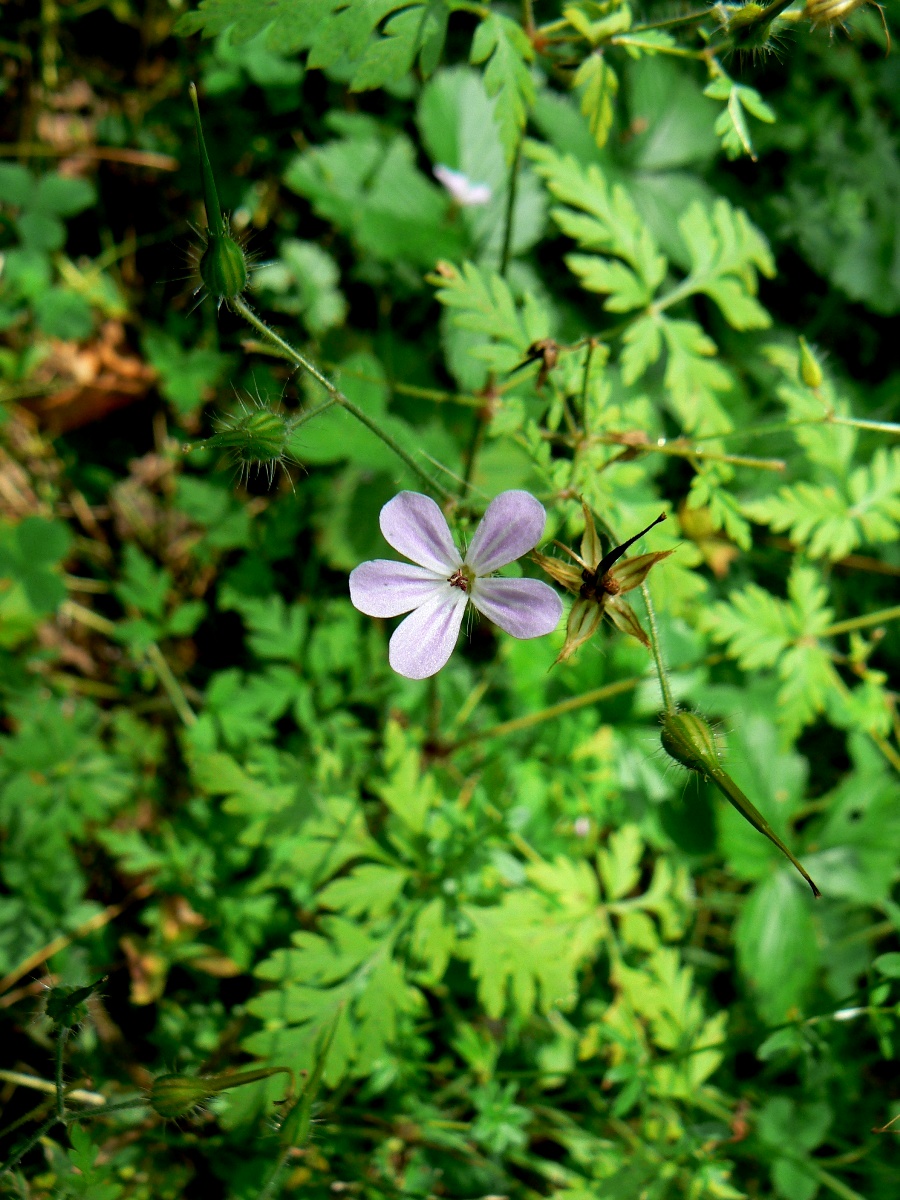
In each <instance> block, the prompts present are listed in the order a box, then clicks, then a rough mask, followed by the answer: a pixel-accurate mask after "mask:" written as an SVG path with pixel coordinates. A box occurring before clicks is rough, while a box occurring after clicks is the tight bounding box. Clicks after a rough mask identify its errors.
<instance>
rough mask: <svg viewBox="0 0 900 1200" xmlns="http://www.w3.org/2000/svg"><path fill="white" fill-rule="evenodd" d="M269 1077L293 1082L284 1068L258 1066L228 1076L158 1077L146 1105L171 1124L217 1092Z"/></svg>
mask: <svg viewBox="0 0 900 1200" xmlns="http://www.w3.org/2000/svg"><path fill="white" fill-rule="evenodd" d="M272 1075H287V1076H289V1077H290V1078H291V1079H293V1075H292V1073H291V1071H290V1070H289V1069H288V1068H287V1067H260V1068H259V1069H257V1070H253V1071H237V1072H235V1073H233V1074H231V1075H207V1076H206V1077H205V1078H204V1077H201V1076H198V1075H160V1076H159V1077H158V1078H157V1079H154V1080H153V1083H152V1085H151V1087H150V1094H149V1096H148V1097H147V1102H148V1104H149V1105H150V1107H151V1108H152V1109H153V1111H154V1112H155V1113H158V1115H159V1116H161V1117H165V1118H166V1120H167V1121H174V1120H175V1119H176V1118H178V1117H186V1116H187V1115H188V1114H189V1113H191V1112H193V1110H194V1109H195V1108H196V1107H197V1105H198V1104H202V1103H203V1102H204V1100H209V1099H210V1097H211V1096H216V1095H218V1093H219V1092H225V1091H228V1089H229V1088H233V1087H240V1086H241V1085H242V1084H245V1083H258V1082H259V1080H261V1079H269V1078H270V1077H271V1076H272Z"/></svg>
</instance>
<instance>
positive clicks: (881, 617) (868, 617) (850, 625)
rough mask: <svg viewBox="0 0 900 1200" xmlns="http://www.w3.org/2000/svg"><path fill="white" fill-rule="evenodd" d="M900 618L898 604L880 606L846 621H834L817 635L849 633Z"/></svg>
mask: <svg viewBox="0 0 900 1200" xmlns="http://www.w3.org/2000/svg"><path fill="white" fill-rule="evenodd" d="M898 618H900V604H898V605H895V607H894V608H882V609H879V610H878V612H873V613H866V614H865V616H862V617H850V618H849V620H847V621H836V622H835V624H834V625H829V626H828V628H827V629H823V630H822V632H821V633H819V634H818V635H817V636H818V637H835V636H836V635H837V634H839V633H851V632H852V631H853V630H854V629H866V628H868V626H870V625H881V624H882V623H883V622H885V621H896V620H897V619H898Z"/></svg>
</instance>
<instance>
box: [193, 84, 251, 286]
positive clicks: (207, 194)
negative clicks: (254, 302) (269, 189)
mask: <svg viewBox="0 0 900 1200" xmlns="http://www.w3.org/2000/svg"><path fill="white" fill-rule="evenodd" d="M189 91H190V95H191V102H192V104H193V106H194V122H195V124H196V127H197V149H198V151H199V154H200V176H201V179H202V180H203V203H204V205H205V206H206V223H207V226H208V228H207V232H206V249H205V250H204V251H203V255H202V257H201V259H200V278H201V279H202V280H203V282H204V284H205V285H206V287H207V289H208V290H209V293H210V295H211V296H215V297H217V298H218V300H219V302H220V303H221V301H222V300H233V299H234V297H235V296H239V295H240V294H241V292H242V291H243V290H244V288H245V287H246V286H247V256H246V255H245V253H244V250H243V247H242V246H241V245H240V244H239V243H238V242H237V241H236V240H235V239H234V237H233V236H232V234H231V229H230V228H229V225H228V222H227V220H226V219H225V217H224V216H223V215H222V210H221V208H220V207H219V193H218V191H217V190H216V180H215V176H214V175H213V172H212V165H211V163H210V161H209V154H208V153H207V150H206V141H205V139H204V137H203V126H202V125H201V123H200V105H199V102H198V100H197V88H196V87H195V85H194V84H193V83H192V84H191V86H190V89H189Z"/></svg>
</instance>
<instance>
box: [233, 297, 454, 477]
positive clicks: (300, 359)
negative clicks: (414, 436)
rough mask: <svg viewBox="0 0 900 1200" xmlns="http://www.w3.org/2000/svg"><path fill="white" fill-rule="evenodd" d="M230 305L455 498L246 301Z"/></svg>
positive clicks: (414, 469) (415, 469) (417, 472)
mask: <svg viewBox="0 0 900 1200" xmlns="http://www.w3.org/2000/svg"><path fill="white" fill-rule="evenodd" d="M229 304H230V305H231V308H232V309H233V310H234V311H235V312H236V313H238V315H239V316H242V317H243V318H244V320H245V321H246V322H247V323H248V324H249V325H252V326H253V328H254V329H255V330H256V331H257V333H261V334H262V335H263V337H265V338H268V340H269V341H270V342H272V343H274V345H276V346H277V347H278V348H279V350H281V352H282V353H283V354H284V355H285V356H286V357H287V358H289V359H290V360H291V361H292V362H294V363H296V364H297V366H298V367H302V369H303V370H304V371H307V372H308V373H309V374H310V375H312V377H313V379H315V380H316V382H317V383H320V384H321V385H322V387H323V388H325V390H326V391H327V392H328V395H329V396H330V397H331V399H332V400H333V401H334V402H335V404H339V405H340V406H341V408H343V409H346V411H347V412H348V413H351V414H352V415H353V416H354V417H356V419H357V421H359V422H360V423H361V424H363V425H365V427H366V428H367V429H369V430H371V432H372V433H374V434H375V436H376V437H377V438H380V439H381V441H383V442H384V444H385V445H386V446H387V447H388V448H389V449H390V450H392V451H393V452H394V454H396V455H397V457H398V458H400V459H402V461H403V462H404V463H406V465H407V466H408V467H409V469H410V470H411V471H412V472H413V473H414V474H415V475H417V476H418V477H419V479H421V480H422V482H423V483H424V484H425V485H426V487H428V488H429V489H430V490H431V491H432V492H435V493H437V495H438V496H440V497H441V499H443V500H455V499H456V497H455V496H454V495H453V493H452V492H451V491H450V490H449V489H448V488H445V487H444V486H443V484H441V483H438V482H437V480H436V479H432V477H431V476H430V475H429V474H428V472H427V471H425V470H424V469H423V468H422V467H420V466H419V464H418V463H417V462H416V460H415V459H414V458H413V457H412V455H411V454H408V453H407V452H406V451H405V450H404V449H403V447H402V446H401V445H400V444H399V443H398V442H396V441H395V440H394V439H393V438H392V437H391V435H390V434H389V433H388V432H387V431H386V430H384V429H382V428H381V426H380V425H379V424H378V422H377V421H373V420H372V418H371V417H370V416H369V414H368V413H366V412H363V410H362V409H361V408H360V407H359V405H358V404H354V403H353V401H352V400H350V399H349V398H348V397H347V396H345V395H344V393H343V392H342V391H340V390H339V389H338V388H337V387H335V385H334V384H333V383H332V382H331V380H330V379H328V378H327V376H325V375H323V374H322V372H321V371H320V370H319V368H318V367H317V366H315V364H314V363H311V362H310V361H309V359H308V358H306V356H305V355H303V354H301V353H300V351H299V350H295V349H294V347H293V346H292V345H291V344H290V342H287V341H285V339H284V338H283V337H281V335H280V334H278V333H276V332H275V330H274V329H271V328H270V327H269V326H268V325H267V324H266V323H265V321H263V320H262V319H261V318H260V317H258V316H257V315H256V313H255V312H254V311H253V309H252V308H251V307H250V305H249V304H247V302H246V301H245V300H244V299H243V298H242V297H241V296H235V297H233V298H232V299H231V300H230V301H229Z"/></svg>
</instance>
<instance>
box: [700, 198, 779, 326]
mask: <svg viewBox="0 0 900 1200" xmlns="http://www.w3.org/2000/svg"><path fill="white" fill-rule="evenodd" d="M678 228H679V229H680V231H681V236H682V238H683V239H684V242H685V245H686V246H687V248H688V252H689V254H690V256H691V272H690V274H689V275H688V277H687V279H686V280H685V281H684V283H683V284H682V285H681V288H680V289H679V291H684V292H688V291H694V292H704V293H705V294H706V295H707V296H709V297H710V298H711V299H713V300H715V302H716V304H718V306H719V308H720V309H721V310H722V314H723V316H724V317H725V319H726V320H727V321H728V323H729V324H730V325H732V326H733V327H734V328H735V329H765V328H766V327H767V326H769V325H770V324H771V323H772V322H771V318H770V317H769V314H768V313H767V312H766V310H765V309H764V308H763V307H762V305H761V304H760V303H759V301H758V300H757V299H756V288H757V272H759V273H761V274H763V275H766V276H769V277H771V276H772V275H774V274H775V263H774V261H773V259H772V254H771V251H770V250H769V247H768V244H767V242H766V240H765V238H764V237H763V236H762V234H761V233H760V232H759V230H758V229H756V227H755V226H753V225H752V224H751V223H750V221H749V220H748V218H747V214H746V213H744V212H742V211H741V210H740V209H735V208H732V206H731V205H730V204H729V203H728V201H727V200H724V199H721V198H720V199H718V200H716V202H715V204H714V205H713V207H712V210H711V211H708V210H707V209H706V208H705V207H704V206H703V205H702V204H701V203H699V201H695V203H693V204H692V205H691V206H690V208H689V209H688V210H687V212H686V213H685V214H684V216H683V217H682V218H681V220H680V221H679V222H678Z"/></svg>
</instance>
